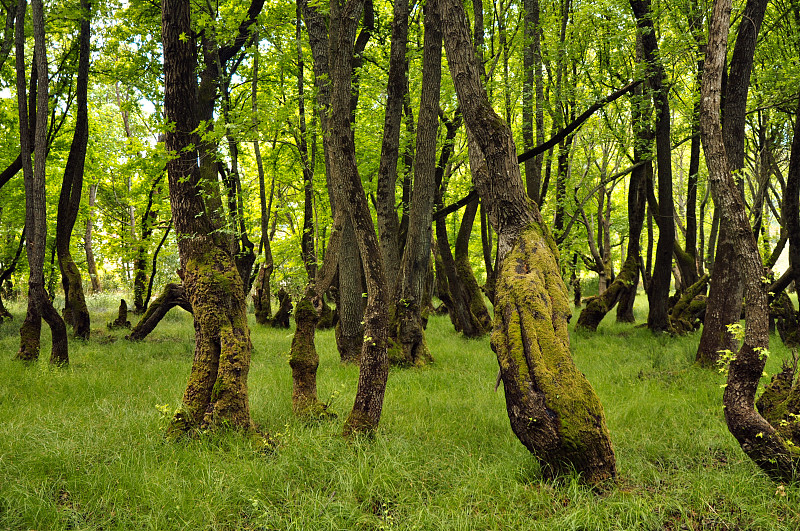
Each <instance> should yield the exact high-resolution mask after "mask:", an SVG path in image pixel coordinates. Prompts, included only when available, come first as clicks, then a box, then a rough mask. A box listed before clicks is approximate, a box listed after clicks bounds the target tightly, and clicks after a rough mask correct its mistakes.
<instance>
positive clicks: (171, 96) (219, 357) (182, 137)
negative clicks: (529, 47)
mask: <svg viewBox="0 0 800 531" xmlns="http://www.w3.org/2000/svg"><path fill="white" fill-rule="evenodd" d="M190 12H191V10H190V3H189V2H188V1H187V0H165V1H164V2H163V4H162V11H161V32H162V42H163V46H164V113H165V116H166V120H167V122H168V123H170V124H171V125H172V127H170V128H169V129H168V131H167V132H166V135H165V136H166V148H167V151H168V152H169V153H173V154H174V157H173V158H171V159H170V161H169V162H168V163H167V174H168V176H169V189H170V203H171V205H172V215H173V219H174V223H175V233H176V237H177V241H178V251H179V254H180V258H181V271H180V272H181V276H182V279H183V284H184V287H185V288H186V293H187V297H188V299H189V302H190V304H191V306H192V309H193V311H194V325H195V354H194V361H193V364H192V371H191V374H190V376H189V382H188V384H187V386H186V391H185V393H184V396H183V405H182V407H181V408H180V410H179V411H178V412H177V413H176V414H175V417H174V418H173V420H172V423H171V425H170V427H169V430H168V433H169V434H170V435H173V436H174V435H179V434H180V433H182V432H185V431H189V430H192V429H194V428H196V427H208V428H215V427H223V426H225V427H232V428H238V429H243V430H251V429H253V422H252V420H251V419H250V405H249V400H248V393H247V375H248V372H249V368H250V353H251V350H252V344H251V342H250V330H249V329H248V327H247V315H246V309H247V306H246V303H245V293H244V283H243V282H242V279H241V277H240V276H239V272H238V270H237V268H236V263H235V262H234V257H233V256H231V253H230V249H231V244H230V242H229V240H228V239H227V238H226V237H225V236H224V234H222V233H221V232H220V231H219V230H218V229H219V223H218V222H217V220H216V219H214V218H213V217H212V216H213V215H214V212H213V211H208V210H207V204H206V203H210V204H211V205H212V206H213V205H215V204H216V205H219V204H220V203H221V201H220V200H219V189H218V188H217V182H216V172H214V173H213V174H210V173H208V172H204V171H202V168H201V167H200V166H199V165H198V161H199V160H202V159H204V158H205V155H208V153H207V151H206V150H207V149H208V146H204V145H203V143H202V142H201V140H200V138H199V135H198V134H197V128H198V126H199V117H200V116H202V115H204V114H205V112H206V111H205V109H200V103H199V100H198V94H201V95H202V91H198V85H197V77H196V68H195V67H196V62H195V55H194V50H195V46H194V40H193V38H191V37H188V38H187V36H188V35H193V31H192V26H191V15H190ZM249 14H250V13H248V15H249ZM243 25H244V24H243ZM206 66H208V65H206ZM207 103H208V102H207V101H206V102H204V104H207ZM211 179H213V180H211Z"/></svg>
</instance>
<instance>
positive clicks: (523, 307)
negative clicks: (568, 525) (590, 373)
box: [440, 0, 616, 483]
mask: <svg viewBox="0 0 800 531" xmlns="http://www.w3.org/2000/svg"><path fill="white" fill-rule="evenodd" d="M440 6H441V8H442V11H441V16H442V19H443V20H447V21H448V23H447V25H446V26H445V32H444V42H445V48H446V50H447V59H448V62H449V65H450V71H451V74H452V77H453V81H454V83H455V87H456V93H457V95H458V101H459V103H460V104H461V108H462V112H463V113H464V120H465V122H466V124H467V127H468V128H470V129H471V130H472V132H473V133H474V134H475V137H476V141H477V143H478V145H479V146H480V148H481V151H482V152H483V155H484V156H485V157H486V163H487V168H488V172H487V174H488V175H489V176H490V179H488V180H483V179H480V177H478V179H477V180H474V181H473V182H474V184H475V187H476V190H477V191H478V194H479V195H480V196H481V199H482V201H483V203H484V205H486V207H487V210H488V214H489V219H490V221H491V222H492V225H493V226H494V227H495V229H496V230H497V233H498V238H499V253H500V256H501V260H500V264H501V265H500V274H499V278H498V283H497V294H496V299H495V330H494V332H493V333H492V345H493V348H494V349H495V352H496V353H497V359H498V363H499V365H500V370H501V374H502V379H503V383H504V386H505V396H506V406H507V410H508V414H509V419H510V421H511V426H512V429H513V430H514V432H515V433H516V435H517V437H518V438H519V439H520V441H521V442H522V443H523V444H525V446H526V447H527V448H528V449H529V450H531V452H533V453H534V454H535V455H536V456H537V457H538V458H539V460H540V462H541V463H542V465H543V470H544V473H545V475H548V476H550V475H557V474H563V473H567V472H568V471H570V470H575V471H577V472H579V473H580V474H581V480H582V481H585V482H588V483H595V482H599V481H602V480H604V479H607V478H611V477H614V476H615V475H616V464H615V458H614V452H613V450H612V448H611V441H610V438H609V434H608V429H607V428H606V424H605V419H604V414H603V409H602V406H601V405H600V401H599V399H598V398H597V395H596V394H595V393H594V391H593V390H592V388H591V386H590V385H589V382H588V381H587V380H586V378H585V377H584V376H583V374H582V373H581V372H580V371H579V370H578V369H577V367H575V364H574V363H573V361H572V358H571V355H570V349H569V334H568V333H567V319H568V318H569V316H570V311H569V303H568V300H567V291H566V287H565V285H564V282H563V281H562V279H561V272H560V270H559V267H558V261H557V258H556V257H557V253H558V251H557V249H556V248H555V244H554V242H553V240H552V238H551V237H549V235H548V233H547V229H546V228H545V226H544V223H543V220H542V218H541V215H540V213H539V211H538V209H537V208H536V207H535V205H533V204H532V203H530V202H529V201H528V200H527V197H526V195H525V190H524V188H523V185H522V178H521V176H520V171H519V164H518V163H517V154H516V148H515V146H514V142H513V139H512V136H511V131H510V129H509V127H508V125H507V124H505V123H504V122H503V121H502V120H501V119H500V118H499V117H498V116H497V114H496V113H495V112H494V110H493V109H492V108H491V106H490V104H489V101H488V98H487V96H486V92H485V91H484V90H483V88H482V86H481V80H480V74H479V66H478V64H477V59H476V57H475V52H474V48H473V47H472V45H471V43H470V36H469V30H468V29H467V24H466V15H465V13H464V10H463V6H462V5H461V2H459V1H458V0H440ZM476 176H480V174H476V175H473V179H475V177H476ZM492 176H493V177H492Z"/></svg>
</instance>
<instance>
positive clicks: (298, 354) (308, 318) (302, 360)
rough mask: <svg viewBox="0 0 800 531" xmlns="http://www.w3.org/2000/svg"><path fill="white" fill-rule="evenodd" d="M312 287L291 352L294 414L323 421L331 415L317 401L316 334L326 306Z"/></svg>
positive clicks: (302, 304) (298, 311) (299, 315)
mask: <svg viewBox="0 0 800 531" xmlns="http://www.w3.org/2000/svg"><path fill="white" fill-rule="evenodd" d="M313 286H314V285H313V283H312V284H309V285H308V287H307V288H306V292H305V294H304V295H303V298H302V299H300V302H298V303H297V308H296V309H295V312H294V319H295V322H296V323H297V328H296V329H295V333H294V336H293V338H292V347H291V349H290V350H289V366H290V367H291V368H292V382H293V385H292V410H293V411H294V414H295V415H296V416H298V417H301V418H306V419H319V418H324V417H329V416H331V413H330V412H328V410H327V409H328V406H327V405H326V404H323V403H322V402H320V400H319V398H317V367H318V366H319V355H318V354H317V349H316V347H315V346H314V335H315V332H316V328H317V321H318V320H319V312H320V310H321V309H322V304H321V300H320V298H319V296H318V295H317V293H316V291H315V290H314V287H313Z"/></svg>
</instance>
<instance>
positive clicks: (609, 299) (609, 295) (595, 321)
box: [576, 254, 639, 332]
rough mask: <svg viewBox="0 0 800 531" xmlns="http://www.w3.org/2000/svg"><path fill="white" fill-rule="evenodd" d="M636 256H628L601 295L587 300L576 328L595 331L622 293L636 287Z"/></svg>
mask: <svg viewBox="0 0 800 531" xmlns="http://www.w3.org/2000/svg"><path fill="white" fill-rule="evenodd" d="M637 256H638V255H632V254H628V258H627V259H626V260H625V263H624V264H623V265H622V270H621V271H620V272H619V275H617V277H616V278H615V279H614V282H612V283H611V285H610V286H609V287H608V288H606V289H605V291H603V293H601V294H599V295H597V296H596V297H591V298H590V299H589V301H588V302H587V304H586V307H585V308H584V309H583V310H582V311H581V314H580V316H579V317H578V324H577V325H576V326H577V328H581V329H583V330H590V331H592V332H594V331H596V330H597V326H598V325H599V324H600V321H602V320H603V317H605V316H606V314H607V313H608V312H610V311H611V310H612V309H613V308H614V306H615V305H616V304H617V302H619V300H620V297H621V296H622V295H623V293H625V291H626V290H628V289H630V287H631V286H636V282H637V281H638V280H639V264H638V261H637V259H636V258H637Z"/></svg>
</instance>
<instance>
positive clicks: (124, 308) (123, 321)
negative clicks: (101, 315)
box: [107, 299, 131, 330]
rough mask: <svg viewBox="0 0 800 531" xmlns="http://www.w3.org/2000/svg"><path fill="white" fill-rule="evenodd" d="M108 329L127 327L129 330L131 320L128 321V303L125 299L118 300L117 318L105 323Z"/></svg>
mask: <svg viewBox="0 0 800 531" xmlns="http://www.w3.org/2000/svg"><path fill="white" fill-rule="evenodd" d="M107 327H108V329H109V330H114V329H117V328H127V329H129V330H130V328H131V322H130V321H128V303H127V302H125V299H122V300H120V301H119V310H117V318H116V319H114V320H113V321H112V322H110V323H108V325H107Z"/></svg>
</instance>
